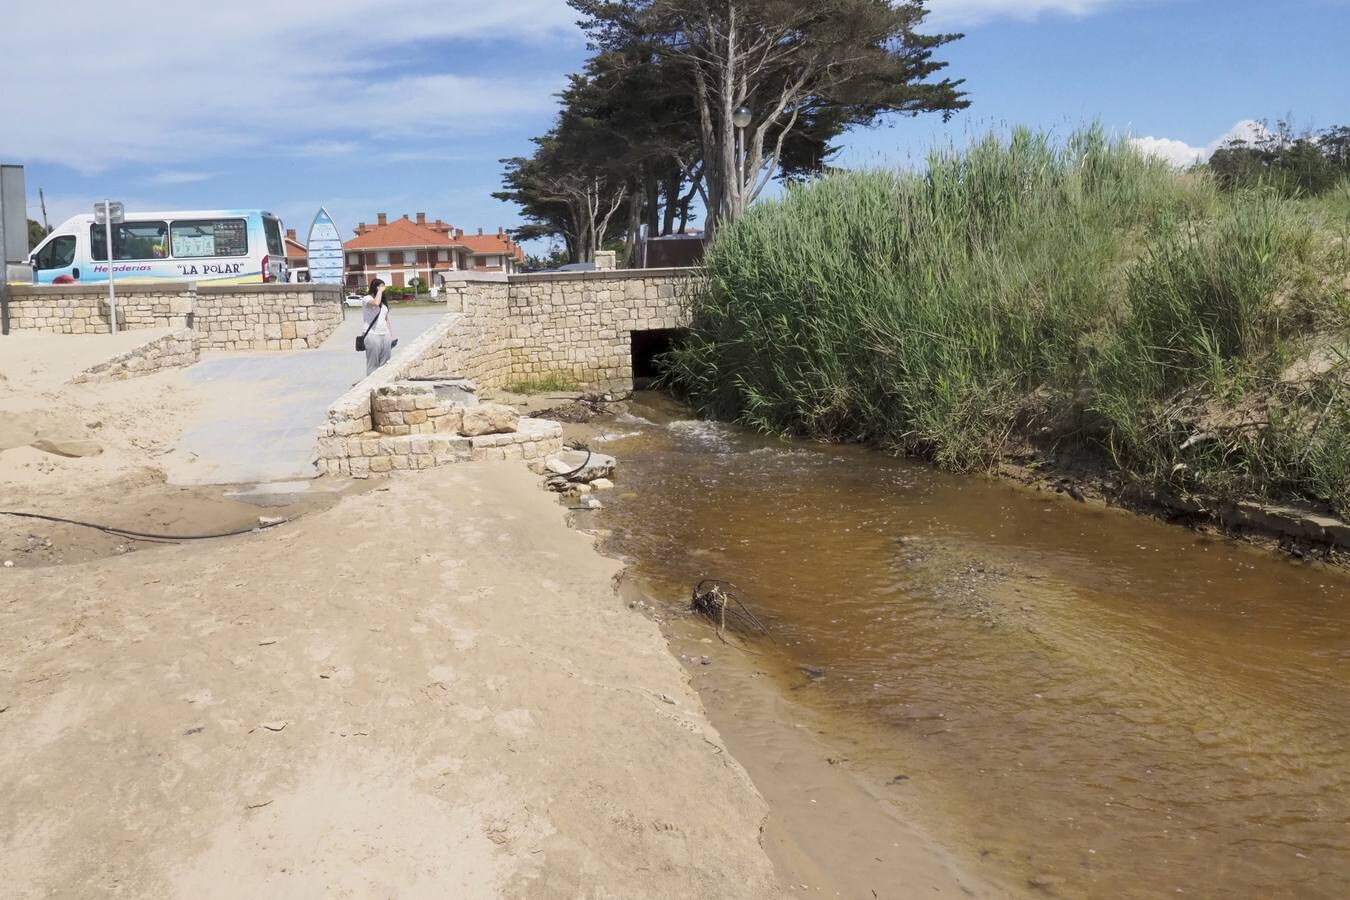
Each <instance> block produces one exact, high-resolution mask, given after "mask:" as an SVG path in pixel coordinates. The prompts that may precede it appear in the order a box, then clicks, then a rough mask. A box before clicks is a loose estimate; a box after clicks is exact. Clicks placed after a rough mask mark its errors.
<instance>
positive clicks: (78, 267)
mask: <svg viewBox="0 0 1350 900" xmlns="http://www.w3.org/2000/svg"><path fill="white" fill-rule="evenodd" d="M103 228H104V226H102V225H96V224H94V217H93V215H82V216H73V217H71V218H69V219H67V220H66V221H64V222H62V223H61V224H60V225H59V226H57V228H56V230H54V231H53V232H52V233H51V234H49V235H48V236H47V237H46V239H44V240H43V242H42V243H41V244H39V245H38V246H37V247H36V248H34V250H33V255H32V263H33V281H34V283H36V284H72V283H78V284H85V283H90V282H101V281H107V280H108V251H107V235H106V234H105V233H104V230H103ZM281 235H282V228H281V220H280V219H278V218H277V217H276V216H274V215H272V214H271V213H269V212H266V211H264V210H261V209H194V210H185V211H180V212H137V213H133V212H128V213H127V214H126V218H125V221H122V222H119V223H117V224H116V225H114V226H113V233H112V255H113V262H112V265H113V273H114V274H115V275H116V276H117V280H118V281H196V282H201V283H207V284H262V283H264V282H269V281H285V280H286V245H285V244H284V243H283V241H282V237H281Z"/></svg>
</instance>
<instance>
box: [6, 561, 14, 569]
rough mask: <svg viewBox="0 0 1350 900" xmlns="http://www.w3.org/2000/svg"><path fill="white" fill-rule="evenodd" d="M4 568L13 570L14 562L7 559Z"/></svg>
mask: <svg viewBox="0 0 1350 900" xmlns="http://www.w3.org/2000/svg"><path fill="white" fill-rule="evenodd" d="M5 568H6V569H12V568H14V560H12V559H7V560H5Z"/></svg>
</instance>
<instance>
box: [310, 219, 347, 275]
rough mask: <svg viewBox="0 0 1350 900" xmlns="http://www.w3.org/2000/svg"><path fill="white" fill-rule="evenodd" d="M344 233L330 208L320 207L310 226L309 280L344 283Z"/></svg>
mask: <svg viewBox="0 0 1350 900" xmlns="http://www.w3.org/2000/svg"><path fill="white" fill-rule="evenodd" d="M342 261H343V253H342V234H341V232H339V231H338V227H337V225H335V224H334V223H333V217H332V216H330V215H328V210H326V209H324V208H323V207H320V208H319V211H318V213H316V214H315V216H314V224H313V225H310V226H309V280H310V281H313V282H317V283H319V284H342Z"/></svg>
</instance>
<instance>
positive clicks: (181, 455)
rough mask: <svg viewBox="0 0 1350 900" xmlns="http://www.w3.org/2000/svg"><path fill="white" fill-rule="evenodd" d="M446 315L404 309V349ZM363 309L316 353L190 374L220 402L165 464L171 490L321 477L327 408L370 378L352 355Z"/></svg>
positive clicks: (225, 360)
mask: <svg viewBox="0 0 1350 900" xmlns="http://www.w3.org/2000/svg"><path fill="white" fill-rule="evenodd" d="M444 314H445V313H444V312H442V311H441V310H438V309H429V310H422V309H419V310H401V311H397V312H396V314H395V315H393V316H391V317H390V324H391V327H392V328H393V331H394V336H395V337H397V338H398V339H399V346H398V347H396V348H395V349H394V357H395V358H396V359H397V358H398V356H399V354H400V353H401V352H402V351H403V349H404V347H406V346H407V345H408V344H410V343H412V341H413V339H414V338H416V337H417V336H418V335H420V334H421V333H422V332H424V331H426V330H427V329H428V328H430V327H431V326H432V325H434V324H435V323H436V322H437V321H439V320H440V318H441V316H443V315H444ZM362 327H363V326H362V324H361V315H360V311H359V310H351V309H349V310H347V315H346V319H345V320H344V322H343V323H342V325H341V326H340V327H339V328H338V329H337V331H335V332H334V333H333V335H332V336H331V337H330V338H329V339H328V340H327V341H325V342H324V343H323V345H322V346H321V347H319V349H317V350H294V351H288V352H280V353H228V354H225V353H213V354H209V355H207V356H206V357H204V358H203V359H202V361H201V362H199V363H198V364H197V365H195V366H193V367H192V368H190V369H188V370H187V376H188V378H189V379H191V380H192V381H194V382H196V383H197V384H199V385H207V386H209V387H210V389H211V394H212V395H213V398H214V399H213V402H212V403H210V404H209V405H208V407H207V408H206V409H204V410H202V411H201V413H200V414H199V415H198V417H197V420H196V421H195V422H194V423H193V424H192V425H191V426H190V427H189V428H188V429H187V430H186V431H185V432H184V433H183V436H182V438H181V439H180V440H179V443H178V446H177V447H175V448H174V450H173V452H172V453H170V454H168V456H167V457H166V458H165V471H166V473H167V475H168V479H169V482H170V483H172V484H244V483H250V482H270V481H288V480H295V479H306V478H313V477H314V467H313V464H312V461H311V457H312V453H313V450H314V429H315V428H317V427H318V426H319V425H320V424H321V423H322V422H323V419H324V413H325V412H326V411H327V409H328V406H329V405H330V404H331V403H332V402H333V401H334V400H336V399H337V398H338V397H339V396H340V395H341V394H342V393H343V392H344V391H346V390H347V389H348V388H350V387H351V386H352V385H353V384H355V383H356V382H358V381H360V380H361V379H362V378H364V377H365V374H366V360H365V355H364V354H361V353H357V352H356V351H355V350H354V349H353V343H354V340H355V337H356V335H357V334H359V333H360V329H361V328H362Z"/></svg>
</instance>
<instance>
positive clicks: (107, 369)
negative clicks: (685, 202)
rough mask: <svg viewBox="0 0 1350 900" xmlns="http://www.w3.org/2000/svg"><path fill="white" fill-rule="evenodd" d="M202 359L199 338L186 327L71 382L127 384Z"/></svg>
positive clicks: (113, 359)
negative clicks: (130, 380)
mask: <svg viewBox="0 0 1350 900" xmlns="http://www.w3.org/2000/svg"><path fill="white" fill-rule="evenodd" d="M200 358H201V349H200V348H199V347H198V346H197V339H196V336H195V335H194V334H193V333H192V331H191V330H190V329H187V328H183V329H180V330H178V331H175V332H172V333H170V334H166V335H163V336H161V337H157V338H154V339H153V340H151V341H148V342H147V343H144V344H142V345H140V346H139V347H135V348H133V349H131V350H128V351H127V352H126V353H120V354H118V355H117V356H114V357H113V358H112V359H108V360H104V361H103V362H101V363H99V364H98V365H96V366H90V367H89V368H87V369H85V370H84V371H83V372H80V373H79V374H78V375H76V376H75V377H73V378H71V379H70V383H71V384H84V383H86V382H91V381H124V380H126V379H128V378H138V377H140V376H142V375H151V374H154V373H155V372H159V371H162V370H164V369H173V368H181V367H183V366H190V365H192V364H193V363H195V362H196V361H197V360H198V359H200Z"/></svg>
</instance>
